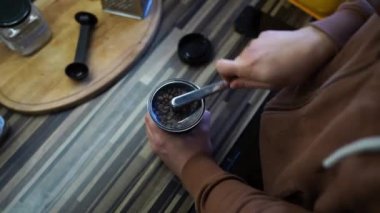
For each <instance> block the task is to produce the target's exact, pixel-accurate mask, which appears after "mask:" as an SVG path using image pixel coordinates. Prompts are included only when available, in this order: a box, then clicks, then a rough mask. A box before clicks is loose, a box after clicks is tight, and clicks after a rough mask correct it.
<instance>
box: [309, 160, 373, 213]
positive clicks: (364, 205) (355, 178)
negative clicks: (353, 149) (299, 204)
mask: <svg viewBox="0 0 380 213" xmlns="http://www.w3.org/2000/svg"><path fill="white" fill-rule="evenodd" d="M379 165H380V154H378V153H366V154H364V153H363V154H357V155H355V156H350V157H347V158H346V159H343V160H342V161H341V162H340V163H338V164H337V165H336V166H334V167H333V168H332V169H329V171H328V173H329V177H328V181H326V182H327V183H326V189H325V190H323V192H322V193H321V195H320V197H319V198H318V200H317V201H316V203H315V211H316V212H380V170H379Z"/></svg>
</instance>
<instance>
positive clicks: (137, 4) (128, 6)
mask: <svg viewBox="0 0 380 213" xmlns="http://www.w3.org/2000/svg"><path fill="white" fill-rule="evenodd" d="M152 2H153V1H152V0H102V8H103V10H104V11H105V12H107V13H111V14H115V15H119V16H125V17H129V18H134V19H143V18H145V17H146V16H147V15H148V13H149V10H150V8H151V6H152Z"/></svg>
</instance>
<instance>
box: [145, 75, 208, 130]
mask: <svg viewBox="0 0 380 213" xmlns="http://www.w3.org/2000/svg"><path fill="white" fill-rule="evenodd" d="M170 84H184V85H187V86H190V87H192V88H194V89H199V88H200V87H199V86H197V85H195V84H193V83H191V82H189V81H186V80H183V79H170V80H167V81H164V82H162V83H161V84H160V85H159V86H158V87H157V88H156V89H155V90H154V91H153V92H152V94H151V95H150V97H149V99H148V104H147V107H148V113H149V115H150V117H151V118H152V120H153V121H154V123H155V124H156V125H157V126H158V127H159V128H160V129H162V130H165V131H167V132H172V133H181V132H186V131H189V130H191V129H192V128H194V127H195V126H196V125H198V124H199V122H200V121H201V119H202V117H203V114H204V112H205V101H204V99H202V100H201V106H200V108H201V110H202V112H201V113H200V116H199V118H197V119H196V121H195V122H194V123H193V124H191V125H189V126H188V127H186V128H183V129H172V128H167V127H166V126H164V125H162V124H161V122H159V121H158V120H157V118H156V116H155V115H154V112H153V99H154V97H155V96H156V94H157V92H158V91H160V89H162V88H164V87H166V86H168V85H170Z"/></svg>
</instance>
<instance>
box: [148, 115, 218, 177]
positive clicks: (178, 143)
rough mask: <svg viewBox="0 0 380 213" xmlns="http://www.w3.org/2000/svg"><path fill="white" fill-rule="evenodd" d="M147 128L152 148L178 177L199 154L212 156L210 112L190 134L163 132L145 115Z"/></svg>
mask: <svg viewBox="0 0 380 213" xmlns="http://www.w3.org/2000/svg"><path fill="white" fill-rule="evenodd" d="M145 127H146V132H147V134H148V139H149V143H150V146H151V148H152V150H153V152H155V153H156V154H157V155H158V156H159V157H160V158H161V160H162V161H163V162H164V163H165V164H166V166H167V167H168V168H169V169H170V170H171V171H172V172H173V173H174V174H175V175H177V176H180V175H181V171H182V168H183V167H184V165H185V164H186V162H187V161H188V160H189V159H190V158H192V157H193V156H195V155H197V154H205V155H210V156H211V153H212V146H211V142H210V136H209V132H210V112H208V111H206V112H205V113H204V115H203V118H202V120H201V122H200V123H199V124H198V125H197V126H196V127H195V128H194V129H192V130H191V131H190V132H187V133H181V134H173V133H168V132H165V131H163V130H161V129H160V128H159V127H157V125H156V124H155V123H154V122H153V120H152V118H151V117H150V116H149V114H146V115H145Z"/></svg>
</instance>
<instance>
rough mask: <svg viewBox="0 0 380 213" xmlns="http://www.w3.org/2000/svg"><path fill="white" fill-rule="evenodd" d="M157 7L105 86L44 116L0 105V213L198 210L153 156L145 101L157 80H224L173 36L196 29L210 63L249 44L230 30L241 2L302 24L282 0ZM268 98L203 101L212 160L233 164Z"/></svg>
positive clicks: (193, 0) (258, 93) (257, 93)
mask: <svg viewBox="0 0 380 213" xmlns="http://www.w3.org/2000/svg"><path fill="white" fill-rule="evenodd" d="M37 1H42V2H43V0H37ZM57 1H58V2H66V1H69V0H57ZM80 1H82V0H80ZM162 3H163V5H162V6H163V7H162V8H163V13H162V23H161V24H160V27H159V29H158V31H157V35H156V36H155V38H154V41H153V42H152V45H151V46H150V47H149V48H148V49H147V51H146V53H145V54H144V55H143V56H142V57H141V58H140V59H139V60H138V61H137V62H136V63H135V64H134V66H132V67H130V68H129V69H128V73H127V74H126V75H124V76H123V77H122V78H121V79H120V81H118V82H117V83H116V84H115V85H113V86H112V87H111V88H110V89H109V90H107V91H105V92H104V93H101V94H100V95H99V96H97V97H95V98H93V99H91V100H89V101H87V102H85V103H83V104H80V105H78V106H76V107H73V108H72V109H68V110H65V111H61V112H56V113H48V114H44V115H25V114H22V113H18V112H15V111H12V110H9V109H7V108H5V107H1V106H0V115H2V116H4V118H5V119H6V120H7V121H8V123H9V125H10V127H11V132H10V134H9V137H8V138H7V139H6V140H5V141H2V142H1V143H0V145H1V146H0V212H11V213H13V212H16V213H18V212H21V213H23V212H26V213H31V212H32V213H39V212H65V213H66V212H81V213H82V212H101V213H103V212H131V213H135V212H138V213H140V212H154V213H156V212H175V213H177V212H180V213H181V212H193V211H194V209H193V208H192V206H193V199H192V198H191V197H190V196H189V195H188V194H187V193H186V191H185V190H184V189H183V187H182V186H181V183H180V182H179V181H178V179H177V178H176V177H175V176H174V175H173V174H172V173H171V172H170V171H169V170H168V169H167V168H166V167H165V166H164V165H163V164H162V162H161V161H160V160H159V159H158V158H157V156H156V155H154V154H153V153H152V151H151V149H150V147H149V145H148V143H147V137H146V133H145V126H144V116H145V114H146V101H147V97H148V96H149V95H150V94H151V91H152V90H153V89H154V88H155V87H156V86H157V85H158V84H160V83H161V82H162V81H164V80H167V79H170V78H182V79H185V80H188V81H191V82H194V83H196V84H198V85H199V86H203V85H206V84H208V83H211V82H215V81H217V80H220V77H219V76H218V74H217V73H216V71H215V68H214V62H212V63H210V64H207V65H205V66H201V67H197V68H194V67H189V66H187V65H185V64H183V63H182V62H181V61H180V60H179V59H178V56H177V53H176V46H177V43H178V41H179V39H180V38H181V37H182V36H184V35H186V34H187V33H191V32H199V33H202V34H204V35H205V36H207V37H208V38H210V40H211V42H212V44H213V47H214V51H215V60H216V59H218V58H224V57H226V58H233V57H235V56H236V55H237V54H239V52H240V51H241V50H242V49H243V48H244V46H245V45H246V44H247V42H249V39H247V38H245V37H244V36H242V35H240V34H238V33H236V32H235V31H234V27H233V22H234V20H235V19H236V17H237V16H238V15H239V13H240V12H241V11H242V10H243V9H244V7H245V6H247V5H254V6H257V7H259V8H261V10H262V11H264V12H265V13H266V14H268V15H270V16H273V17H275V18H276V20H282V21H284V22H286V23H288V24H289V25H292V26H294V27H299V26H302V25H303V24H304V23H306V22H307V19H305V16H304V14H303V13H302V12H300V11H299V10H297V9H295V8H294V7H293V6H292V5H289V4H288V3H287V1H286V0H284V1H278V0H265V1H264V0H263V1H258V0H233V1H232V0H230V1H225V0H208V1H206V0H164V1H163V2H162ZM268 27H270V26H268ZM75 37H76V36H75ZM51 63H54V61H52V62H51ZM0 69H2V67H1V68H0ZM0 79H2V76H0ZM267 94H268V91H266V90H258V89H252V90H226V91H223V92H222V93H219V94H215V95H213V96H210V97H208V98H207V99H206V107H207V109H208V110H209V111H210V112H211V140H212V143H213V147H214V150H215V151H214V157H215V159H216V161H217V162H218V163H223V164H225V163H226V164H231V163H233V160H231V158H230V157H229V155H228V153H229V152H230V150H231V149H232V147H233V146H234V144H235V143H236V141H237V139H238V138H239V135H240V134H241V132H242V131H243V130H244V129H245V127H246V125H247V124H248V122H249V121H250V120H251V118H252V116H253V115H254V114H255V113H256V111H257V109H258V108H259V107H260V106H261V104H262V101H263V99H264V98H265V97H266V96H267ZM223 164H222V165H223Z"/></svg>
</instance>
